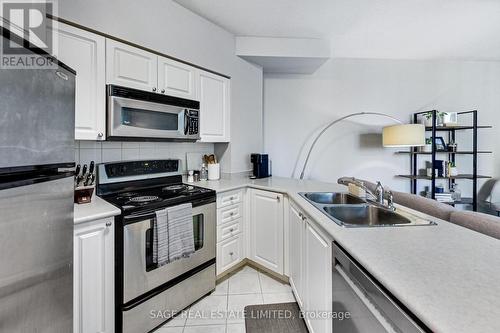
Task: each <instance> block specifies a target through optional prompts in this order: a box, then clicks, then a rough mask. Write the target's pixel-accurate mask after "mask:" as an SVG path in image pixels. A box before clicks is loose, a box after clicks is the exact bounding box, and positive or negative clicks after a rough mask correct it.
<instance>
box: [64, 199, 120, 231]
mask: <svg viewBox="0 0 500 333" xmlns="http://www.w3.org/2000/svg"><path fill="white" fill-rule="evenodd" d="M116 215H120V210H119V209H118V208H117V207H115V206H113V205H112V204H110V203H108V202H106V201H104V200H103V199H101V198H100V197H98V196H96V195H94V196H93V197H92V201H91V202H90V203H86V204H75V209H74V217H73V220H74V223H75V224H79V223H84V222H90V221H94V220H99V219H104V218H106V217H111V216H116Z"/></svg>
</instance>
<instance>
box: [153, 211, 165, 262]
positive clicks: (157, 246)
mask: <svg viewBox="0 0 500 333" xmlns="http://www.w3.org/2000/svg"><path fill="white" fill-rule="evenodd" d="M153 262H154V263H155V264H157V265H158V266H163V265H165V264H168V217H167V209H162V210H157V211H156V219H155V220H154V222H153Z"/></svg>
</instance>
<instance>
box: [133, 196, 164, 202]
mask: <svg viewBox="0 0 500 333" xmlns="http://www.w3.org/2000/svg"><path fill="white" fill-rule="evenodd" d="M158 199H160V198H159V197H158V196H156V195H141V196H138V197H132V198H130V201H132V202H140V203H144V202H151V201H156V200H158Z"/></svg>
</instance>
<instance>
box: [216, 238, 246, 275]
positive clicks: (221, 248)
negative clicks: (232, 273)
mask: <svg viewBox="0 0 500 333" xmlns="http://www.w3.org/2000/svg"><path fill="white" fill-rule="evenodd" d="M243 239H244V238H243V235H242V234H238V235H236V236H233V237H231V238H229V239H227V240H224V241H222V242H220V243H219V244H217V265H216V266H217V275H219V274H222V273H224V272H225V271H226V270H228V269H230V268H231V267H233V266H234V265H236V264H238V263H239V262H240V261H241V260H242V259H243Z"/></svg>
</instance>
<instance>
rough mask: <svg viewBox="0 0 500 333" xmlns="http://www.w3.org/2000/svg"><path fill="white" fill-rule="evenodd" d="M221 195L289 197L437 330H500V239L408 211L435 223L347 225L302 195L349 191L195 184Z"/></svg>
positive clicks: (279, 184) (317, 185)
mask: <svg viewBox="0 0 500 333" xmlns="http://www.w3.org/2000/svg"><path fill="white" fill-rule="evenodd" d="M195 185H197V186H202V187H207V188H211V189H214V190H216V191H219V192H223V191H227V190H232V189H237V188H242V187H245V186H249V187H253V188H258V189H264V190H271V191H276V192H282V193H286V194H287V195H288V196H289V197H290V199H291V200H293V201H294V202H295V203H296V204H297V205H299V206H300V207H301V208H302V209H303V210H304V212H305V213H307V214H308V215H309V216H310V218H311V219H312V220H313V221H314V222H315V223H316V224H317V225H318V226H320V227H321V228H322V229H324V230H325V231H326V232H327V233H328V234H330V235H331V236H332V238H333V239H334V240H335V241H337V242H338V243H339V244H341V245H342V247H344V249H345V250H347V251H348V252H349V253H350V254H351V256H353V257H354V258H355V259H356V260H357V261H358V262H359V263H360V264H361V265H363V267H364V268H365V269H366V270H368V271H369V272H370V273H371V274H372V275H373V276H374V277H375V278H376V279H377V280H378V281H379V282H380V283H382V284H383V285H384V286H385V287H386V288H387V289H388V290H389V291H390V292H391V293H392V294H393V295H394V296H395V297H397V298H398V300H400V301H401V302H402V303H403V304H404V305H405V306H406V307H408V309H410V310H411V311H412V312H413V313H414V314H415V315H416V316H417V317H418V318H419V319H420V320H421V321H422V322H424V323H425V324H426V325H427V326H428V327H429V328H430V329H431V330H433V331H435V332H453V333H456V332H467V333H469V332H500V282H499V279H500V241H499V240H497V239H494V238H492V237H489V236H485V235H482V234H480V233H477V232H474V231H471V230H468V229H465V228H462V227H460V226H456V225H454V224H451V223H449V222H446V221H442V220H439V219H436V218H433V217H430V216H427V215H424V214H421V213H418V212H415V211H412V210H409V209H407V208H404V207H401V206H397V207H398V209H403V210H408V211H410V212H412V213H414V214H416V215H419V216H422V217H425V218H428V219H430V220H433V221H435V222H436V223H437V225H436V226H407V227H387V228H344V227H341V226H339V225H337V224H336V223H334V222H333V221H331V220H330V219H329V218H328V217H326V216H325V215H324V214H322V213H321V212H320V211H319V210H317V209H316V208H315V207H314V206H312V205H311V204H310V203H309V202H307V201H306V200H305V199H303V198H302V197H300V196H299V195H298V192H305V191H346V188H345V187H344V186H340V185H338V184H329V183H322V182H316V181H300V180H296V179H288V178H279V177H271V178H265V179H257V180H250V179H249V178H248V176H247V175H234V176H227V175H226V176H224V178H223V179H221V180H219V181H203V182H197V183H195Z"/></svg>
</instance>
